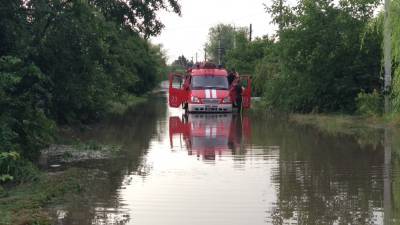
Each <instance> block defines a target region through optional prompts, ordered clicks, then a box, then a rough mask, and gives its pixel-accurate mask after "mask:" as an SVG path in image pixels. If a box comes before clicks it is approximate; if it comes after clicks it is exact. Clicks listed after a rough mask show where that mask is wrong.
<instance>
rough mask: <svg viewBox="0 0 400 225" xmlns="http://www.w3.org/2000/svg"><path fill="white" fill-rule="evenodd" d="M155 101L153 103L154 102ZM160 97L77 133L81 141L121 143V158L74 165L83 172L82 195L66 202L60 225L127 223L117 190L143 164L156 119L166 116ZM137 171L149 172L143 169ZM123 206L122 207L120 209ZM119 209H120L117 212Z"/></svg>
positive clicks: (156, 123)
mask: <svg viewBox="0 0 400 225" xmlns="http://www.w3.org/2000/svg"><path fill="white" fill-rule="evenodd" d="M154 101H156V103H154ZM162 101H165V100H163V99H156V98H153V102H149V103H143V104H141V105H139V106H138V107H137V108H135V109H132V110H130V111H128V112H127V113H126V114H125V115H124V116H116V117H114V118H110V119H108V120H106V121H104V122H102V123H101V124H98V125H96V126H95V127H93V128H92V129H90V130H89V131H86V132H83V133H79V134H76V136H77V137H79V138H80V139H81V140H84V141H85V140H95V141H97V142H99V143H102V144H117V145H122V148H123V151H122V155H121V157H119V158H117V159H111V160H101V161H93V162H83V163H80V164H77V165H76V166H78V167H80V168H81V169H82V171H83V178H82V182H83V184H82V186H83V187H85V189H86V190H87V192H85V196H79V197H78V196H77V198H75V199H71V201H70V202H69V203H68V204H66V206H65V208H64V209H63V210H65V211H66V217H65V218H64V219H63V221H62V223H61V224H93V223H94V222H95V224H110V223H112V224H126V223H128V222H129V212H127V211H123V206H121V205H120V204H121V203H120V202H119V195H118V189H120V188H121V186H122V185H125V184H127V183H129V182H130V180H129V179H127V175H129V174H132V173H133V172H134V171H137V170H138V168H140V167H141V166H143V165H144V164H143V162H141V156H142V155H143V154H145V153H146V152H145V151H146V150H147V149H148V148H149V143H150V141H151V140H152V138H154V137H156V134H157V132H160V131H159V130H158V126H159V120H160V119H161V118H164V119H165V117H163V116H165V110H166V108H165V104H163V102H162ZM140 171H144V172H148V171H147V170H146V168H144V169H140ZM121 208H122V209H121ZM118 210H120V211H118ZM53 213H54V212H53Z"/></svg>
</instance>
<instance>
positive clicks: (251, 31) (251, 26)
mask: <svg viewBox="0 0 400 225" xmlns="http://www.w3.org/2000/svg"><path fill="white" fill-rule="evenodd" d="M249 31H250V34H249V41H251V39H252V35H253V24H250V29H249Z"/></svg>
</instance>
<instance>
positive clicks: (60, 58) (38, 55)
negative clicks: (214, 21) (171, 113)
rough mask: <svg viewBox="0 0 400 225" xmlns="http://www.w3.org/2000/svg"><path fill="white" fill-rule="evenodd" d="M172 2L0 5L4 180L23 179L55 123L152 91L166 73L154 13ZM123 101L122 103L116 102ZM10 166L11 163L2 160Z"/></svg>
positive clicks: (13, 1) (90, 117)
mask: <svg viewBox="0 0 400 225" xmlns="http://www.w3.org/2000/svg"><path fill="white" fill-rule="evenodd" d="M170 9H172V11H173V12H175V13H178V14H179V13H180V6H179V4H178V3H177V1H176V0H168V1H165V0H149V1H133V0H132V1H119V0H109V1H103V0H70V1H64V0H26V1H25V0H5V1H1V3H0V154H3V153H4V154H9V152H18V153H19V154H20V155H21V159H18V160H5V159H4V160H3V161H2V166H3V168H2V169H4V168H10V169H6V171H8V172H4V173H3V170H2V171H1V173H0V175H4V176H2V177H1V179H2V180H10V179H14V181H18V180H23V179H25V178H24V177H23V175H25V174H26V175H27V176H28V175H29V174H31V173H29V171H24V172H21V171H23V170H25V169H26V170H30V169H31V168H33V166H32V165H31V164H29V163H27V162H26V160H35V159H37V157H38V155H39V154H40V149H43V148H44V147H46V145H48V144H49V143H51V142H52V140H53V133H54V131H55V124H56V123H61V124H65V123H67V124H70V123H73V122H78V123H81V122H91V121H94V120H97V119H99V118H101V117H102V116H103V115H105V113H106V112H107V111H109V109H110V107H112V103H113V102H116V101H120V99H121V98H123V96H132V95H142V94H145V93H146V92H148V91H150V90H151V89H153V88H154V87H155V86H156V85H157V83H158V81H159V80H160V79H161V75H162V74H163V73H165V72H166V65H165V56H164V54H163V52H162V49H161V46H155V45H152V44H151V43H150V42H149V41H148V40H147V38H148V37H150V36H154V35H157V34H159V33H160V31H161V29H162V27H163V24H162V23H161V21H160V20H159V19H158V18H157V17H156V13H157V11H160V10H170ZM120 102H121V101H120ZM7 159H9V158H7Z"/></svg>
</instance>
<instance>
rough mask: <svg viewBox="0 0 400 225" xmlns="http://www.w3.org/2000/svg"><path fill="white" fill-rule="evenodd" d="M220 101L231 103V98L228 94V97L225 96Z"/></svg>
mask: <svg viewBox="0 0 400 225" xmlns="http://www.w3.org/2000/svg"><path fill="white" fill-rule="evenodd" d="M222 103H232V102H231V98H230V97H229V96H228V97H225V98H224V99H223V100H222Z"/></svg>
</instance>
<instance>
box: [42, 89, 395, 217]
mask: <svg viewBox="0 0 400 225" xmlns="http://www.w3.org/2000/svg"><path fill="white" fill-rule="evenodd" d="M77 135H78V136H79V138H81V139H82V140H96V141H98V142H101V143H105V144H117V145H121V146H122V147H123V152H122V153H121V156H120V157H118V158H117V159H109V160H97V161H90V162H83V163H79V164H77V165H74V166H77V167H79V168H81V169H82V171H85V172H83V173H82V178H83V180H85V183H83V185H85V186H86V187H87V188H88V189H89V193H88V194H85V195H84V196H77V197H74V198H73V199H71V200H70V201H69V202H66V203H65V204H61V205H56V206H54V207H52V208H51V209H50V210H49V213H50V214H51V215H52V216H53V217H54V218H55V219H56V221H57V224H60V225H61V224H63V225H72V224H77V225H86V224H94V225H100V224H118V225H123V224H124V225H125V224H126V225H130V224H132V225H135V224H138V225H156V224H157V225H158V224H162V225H179V224H185V225H186V224H188V225H196V224H201V225H204V224H208V225H214V224H216V225H223V224H227V225H235V224H238V225H243V224H249V225H261V224H400V220H399V218H400V172H399V171H400V166H399V165H400V157H399V155H400V150H399V149H398V148H399V147H400V143H397V144H396V141H397V140H398V139H397V138H395V137H396V135H394V134H393V132H391V131H387V130H386V131H385V130H384V129H375V130H372V131H370V130H366V131H361V132H360V133H359V134H358V135H345V134H336V133H334V132H329V133H325V132H322V131H319V130H317V129H315V128H312V127H309V126H302V125H296V124H293V123H290V122H288V121H287V120H286V119H285V118H279V117H269V116H266V115H259V114H254V113H253V114H250V113H247V114H246V115H244V116H243V117H240V116H238V115H236V114H233V115H231V114H225V115H212V114H208V115H201V114H197V115H189V116H185V115H182V111H181V110H180V109H168V107H167V103H166V98H165V97H164V96H159V97H155V98H154V100H152V101H151V102H148V103H144V104H142V105H140V107H137V108H136V109H132V110H131V111H129V112H128V113H126V114H125V115H123V116H115V117H114V118H110V119H109V120H106V121H104V122H103V123H102V124H99V125H96V126H95V127H94V128H92V129H90V130H86V131H82V132H80V133H79V134H77ZM399 140H400V139H399Z"/></svg>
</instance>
